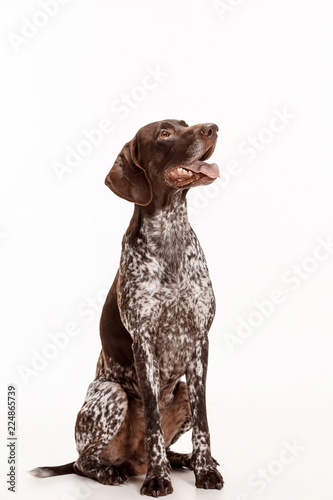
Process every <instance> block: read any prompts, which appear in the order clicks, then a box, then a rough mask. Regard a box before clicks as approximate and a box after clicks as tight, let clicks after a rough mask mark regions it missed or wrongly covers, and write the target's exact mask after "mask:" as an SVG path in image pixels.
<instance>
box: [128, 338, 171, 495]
mask: <svg viewBox="0 0 333 500" xmlns="http://www.w3.org/2000/svg"><path fill="white" fill-rule="evenodd" d="M153 352H154V346H153V345H152V343H151V340H150V337H149V336H148V335H144V334H138V335H136V336H135V340H134V342H133V354H134V360H135V366H136V372H137V377H138V382H139V387H140V393H141V396H142V400H143V404H144V418H145V431H146V453H147V458H148V471H147V476H146V478H145V480H144V482H143V485H142V487H141V490H140V492H141V494H144V495H148V496H154V497H158V496H163V495H167V494H168V493H172V491H173V488H172V485H171V479H170V465H169V462H168V459H167V455H166V450H165V443H164V435H163V431H162V427H161V422H160V414H159V391H160V387H159V369H158V365H157V362H156V359H155V357H154V355H153Z"/></svg>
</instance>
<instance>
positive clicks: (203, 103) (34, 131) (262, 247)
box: [0, 0, 333, 500]
mask: <svg viewBox="0 0 333 500" xmlns="http://www.w3.org/2000/svg"><path fill="white" fill-rule="evenodd" d="M223 3H224V6H225V11H226V12H223V7H222V8H221V7H220V9H217V8H216V6H214V2H213V0H207V1H198V0H177V1H176V0H170V1H168V2H162V1H160V0H145V1H137V0H126V1H123V2H115V1H114V2H111V1H107V0H99V1H98V2H93V1H92V0H90V1H89V0H80V1H79V0H72V1H69V2H68V3H67V4H66V5H65V2H63V5H61V6H59V11H58V12H56V13H55V14H54V15H53V17H51V16H49V17H46V19H45V15H44V16H43V15H42V17H41V16H40V14H38V13H40V12H43V10H42V9H41V7H40V3H39V2H38V1H34V0H29V1H27V0H24V1H23V0H16V2H12V1H10V0H3V1H2V3H1V14H0V17H1V20H2V21H1V54H2V78H1V85H2V89H1V101H2V104H1V110H2V111H1V115H2V125H1V126H2V130H1V139H2V143H3V144H2V147H1V156H2V158H1V172H2V180H1V185H0V193H1V211H0V214H1V215H0V234H1V237H0V259H1V342H2V349H1V352H2V353H4V356H3V358H4V359H3V361H2V363H1V375H2V379H1V380H2V386H1V401H2V402H1V408H2V411H1V418H2V420H1V422H0V423H1V433H2V439H1V495H2V497H3V496H6V495H7V494H8V498H13V496H10V495H12V494H11V493H7V492H6V473H7V472H8V465H7V449H6V427H7V424H6V388H7V384H8V383H14V384H16V386H17V396H18V407H17V420H18V436H19V440H18V448H17V453H18V472H19V474H18V484H17V493H16V496H15V498H19V499H21V498H22V499H24V500H30V499H36V500H37V499H45V498H48V499H52V500H53V499H57V500H66V499H77V500H81V499H89V498H94V499H106V498H111V496H112V495H116V497H115V498H138V494H139V488H140V485H141V483H142V480H143V478H135V479H134V480H132V481H131V482H130V484H129V485H126V486H123V487H117V489H113V488H112V487H108V486H101V485H98V484H97V483H95V482H92V481H90V480H88V479H85V478H80V477H77V476H74V475H70V476H62V477H57V478H51V479H45V480H38V479H36V478H32V477H30V476H29V475H28V474H27V473H26V471H27V470H28V469H30V468H32V467H35V466H38V465H57V464H63V463H67V462H70V461H72V460H75V458H76V451H75V443H74V436H73V429H74V424H75V418H76V413H77V411H78V410H79V408H80V406H81V404H82V402H83V399H84V396H85V392H86V388H87V386H88V384H89V382H90V381H91V380H92V379H93V377H94V370H95V364H96V360H97V357H98V353H99V349H100V343H99V334H98V322H99V316H100V310H101V307H102V304H103V299H104V297H105V294H106V292H107V290H108V288H109V287H110V285H111V283H112V280H113V276H114V272H115V269H116V268H117V265H118V261H119V256H120V242H121V238H122V234H123V233H124V231H125V229H126V227H127V224H128V221H129V219H130V216H131V213H132V210H133V207H132V206H131V204H130V203H128V202H125V201H123V200H121V199H120V198H117V197H116V196H115V195H114V194H112V193H111V192H110V191H109V190H108V188H107V187H106V186H105V185H104V178H105V176H106V174H107V172H108V170H109V169H110V167H111V166H112V163H113V161H114V159H115V157H116V155H117V154H118V152H119V151H120V149H121V148H122V146H123V144H124V143H125V142H127V141H128V140H130V139H131V138H132V137H133V136H134V134H135V132H136V131H137V130H138V128H140V127H141V126H143V125H145V124H146V123H149V122H151V121H154V120H160V119H166V118H176V119H184V120H186V121H187V122H188V123H189V124H194V123H201V122H215V123H217V124H218V125H219V127H220V133H219V140H218V145H217V148H216V152H215V153H214V156H213V158H212V160H213V161H216V162H217V163H218V164H219V166H220V170H221V174H222V178H221V180H219V181H217V183H216V184H215V187H216V189H215V191H214V190H213V191H212V190H211V189H212V188H208V187H206V188H198V189H197V190H196V192H194V190H193V192H192V193H191V194H190V196H189V204H190V207H191V217H190V219H191V223H192V225H193V227H194V229H195V231H196V232H197V234H198V236H199V239H200V241H201V243H202V246H203V248H204V250H205V253H206V257H207V260H208V264H209V268H210V272H211V277H212V280H213V284H214V289H215V293H216V298H217V315H216V318H215V321H214V324H213V327H212V329H211V333H210V365H209V376H208V383H207V392H208V394H207V399H208V403H207V405H208V414H209V422H210V428H211V436H212V451H213V456H215V457H216V458H217V459H218V461H219V462H220V463H221V467H220V470H221V472H222V474H223V476H224V478H225V487H224V489H223V490H222V492H218V491H211V492H205V491H199V490H196V489H195V487H194V476H193V474H192V472H190V471H186V472H174V473H173V475H172V477H173V486H174V494H173V498H184V495H186V498H203V497H204V498H208V497H210V498H221V499H223V500H256V499H258V500H260V499H265V500H266V499H269V500H275V499H281V498H284V499H287V500H295V499H300V498H301V499H302V500H310V499H311V500H312V499H313V498H320V499H321V500H329V499H332V494H333V484H332V466H333V457H332V444H333V443H332V423H331V422H332V416H333V415H332V410H333V408H332V381H333V380H332V379H333V368H332V366H333V363H332V347H333V342H332V334H333V332H332V327H333V320H332V292H333V286H332V278H333V255H332V254H329V253H327V252H326V253H325V251H324V250H323V249H322V250H321V253H320V255H321V257H322V261H321V262H318V260H316V259H314V257H313V255H314V252H315V249H316V247H318V245H319V243H318V241H319V240H318V238H322V239H323V240H326V239H327V238H329V237H333V219H332V209H333V200H332V186H333V174H332V145H331V144H332V141H331V138H332V113H333V106H332V104H333V102H332V88H333V77H332V76H333V75H332V64H331V61H332V41H333V40H332V39H333V32H332V20H333V19H332V18H333V5H332V2H331V1H330V0H321V1H318V2H314V1H312V0H278V1H274V0H271V1H267V0H266V1H264V0H243V1H241V0H239V1H237V0H225V1H224V2H220V4H221V5H222V4H223ZM29 22H35V23H37V24H38V23H39V24H43V23H44V24H45V26H44V27H38V28H35V29H33V28H31V26H30V31H29V28H27V23H29ZM24 27H25V28H24ZM24 29H25V30H26V32H25V34H27V31H29V33H30V35H29V36H30V38H27V37H26V38H25V39H23V41H22V39H19V38H18V35H20V36H22V30H24ZM15 36H16V38H15ZM13 40H15V42H14V41H13ZM156 67H159V68H160V71H161V72H162V73H163V76H161V77H160V81H156V82H155V83H156V84H155V85H153V83H154V81H153V80H152V79H151V78H150V79H149V80H148V79H147V78H148V77H147V74H148V71H149V68H150V70H151V69H155V68H156ZM148 81H149V84H150V87H151V86H154V87H155V88H153V89H150V90H145V89H144V88H143V87H142V86H143V84H144V82H146V83H147V82H148ZM138 86H139V87H140V86H141V89H140V88H139V89H138ZM142 89H143V90H142ZM126 94H127V95H131V103H132V104H131V105H128V104H126V105H125V109H124V108H122V112H120V111H119V102H118V101H117V100H122V99H126V97H125V95H126ZM115 101H117V103H115ZM115 106H116V107H115ZM117 106H118V107H117ZM276 112H280V113H282V112H284V113H286V114H287V115H288V116H289V118H288V119H286V120H285V121H286V122H288V123H283V122H281V121H279V122H276V121H275V122H274V121H273V122H272V118H273V117H274V116H275V114H276ZM125 115H126V116H125ZM104 119H109V120H111V121H112V122H113V127H114V128H113V131H112V132H111V133H108V134H104V135H103V136H102V140H101V141H100V144H98V145H95V146H91V148H90V149H91V151H90V152H89V154H87V155H86V156H85V157H82V158H81V160H82V161H81V162H80V163H79V160H78V165H77V166H76V167H75V168H72V169H70V171H66V172H65V173H64V174H63V175H62V176H60V177H61V179H60V177H59V174H58V176H57V175H56V172H55V169H54V165H55V162H59V163H63V164H64V163H65V157H66V153H67V152H68V148H74V149H76V148H77V147H78V144H79V143H80V141H82V140H84V139H85V136H84V130H86V131H91V130H92V129H96V128H97V127H99V126H100V123H101V121H102V120H104ZM270 123H271V124H272V123H274V124H278V125H280V128H281V129H283V130H280V131H279V132H277V131H273V132H270V131H267V127H269V126H270ZM249 137H250V138H251V137H259V141H260V142H259V147H260V151H259V150H254V153H253V154H250V153H247V154H245V152H244V147H245V146H244V144H242V143H244V141H248V138H249ZM261 139H262V140H261ZM250 140H252V139H250ZM264 142H265V144H264ZM230 162H233V163H230ZM231 164H232V165H234V167H235V168H236V172H234V175H232V177H230V176H229V178H228V177H227V171H228V168H230V165H231ZM315 255H319V254H315ZM324 259H325V260H324ZM294 265H301V266H302V268H303V271H302V272H305V275H303V278H299V281H298V283H297V284H298V285H299V286H298V287H297V288H296V289H295V290H294V289H293V285H292V283H294V284H295V287H296V280H294V281H293V282H291V276H292V274H291V273H292V272H293V271H291V270H292V269H293V266H294ZM304 266H305V269H307V271H304ZM310 269H311V271H310ZM288 280H289V281H288ZM274 289H279V290H280V291H281V292H280V293H281V294H282V297H284V303H283V304H282V305H275V306H271V307H272V308H273V309H272V310H271V311H270V316H269V317H267V318H263V316H261V320H262V321H260V316H258V313H257V315H256V316H255V315H254V314H253V312H254V311H256V310H257V309H256V306H255V305H254V302H255V301H259V302H263V301H265V300H268V299H269V297H270V294H271V293H272V291H273V290H274ZM267 307H268V306H267ZM251 314H252V316H251ZM249 316H250V317H251V318H252V320H253V318H255V317H256V318H257V320H258V318H259V320H258V321H259V322H261V325H260V326H258V327H255V328H252V330H249V329H248V332H250V333H249V334H248V335H247V338H243V339H242V338H241V337H240V336H239V335H238V334H237V327H238V325H239V322H240V321H241V320H240V318H242V319H243V320H244V321H247V319H248V318H249ZM69 323H75V324H76V325H77V331H76V333H77V335H76V336H72V337H69V336H68V334H66V338H67V341H68V343H67V345H66V346H65V347H64V348H63V349H58V352H55V351H54V348H53V351H52V352H51V351H50V350H49V351H47V349H48V347H46V346H47V345H48V344H50V343H52V341H51V339H50V336H49V335H50V334H57V333H59V332H64V331H65V329H66V328H67V329H68V324H69ZM227 332H228V333H229V334H230V335H231V336H233V337H230V336H229V339H230V338H234V339H235V338H238V340H239V341H240V342H241V343H239V344H236V345H235V346H234V348H232V347H230V343H228V342H227V340H226V333H227ZM45 349H46V351H45ZM49 349H52V347H51V348H49ZM43 350H44V351H43ZM36 352H38V353H39V354H41V353H43V352H47V353H48V354H50V353H51V354H52V353H53V354H54V358H53V359H46V361H45V362H44V366H43V365H42V364H41V362H40V364H39V369H38V370H35V371H34V373H33V374H32V372H29V375H25V376H24V375H22V373H23V372H22V370H26V369H27V368H29V369H31V370H32V369H33V368H32V363H33V359H34V356H36ZM44 359H45V358H44ZM22 367H23V368H22ZM25 373H26V372H25ZM286 442H287V443H289V445H290V444H292V443H294V444H295V443H296V445H297V447H298V448H297V449H298V451H295V452H294V456H293V455H292V454H291V453H290V452H289V454H288V453H287V452H285V451H284V450H285V449H286ZM175 449H177V450H180V451H181V450H182V449H183V450H184V451H190V436H188V437H187V438H184V439H183V440H182V441H181V442H179V445H178V447H175ZM286 453H287V454H286ZM285 457H288V459H287V460H286V459H285ZM286 462H288V463H286ZM261 469H263V470H265V471H266V472H265V474H266V479H264V480H261V483H259V484H261V488H259V485H258V477H259V474H264V473H263V472H262V471H261V472H260V470H261ZM267 471H268V472H267ZM251 478H252V479H251ZM6 497H7V496H6Z"/></svg>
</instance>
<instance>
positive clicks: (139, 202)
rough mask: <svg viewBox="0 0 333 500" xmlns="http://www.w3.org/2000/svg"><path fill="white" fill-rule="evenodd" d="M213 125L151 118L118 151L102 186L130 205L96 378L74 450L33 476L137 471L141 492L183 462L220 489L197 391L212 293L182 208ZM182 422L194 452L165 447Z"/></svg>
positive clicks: (207, 174)
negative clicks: (68, 459)
mask: <svg viewBox="0 0 333 500" xmlns="http://www.w3.org/2000/svg"><path fill="white" fill-rule="evenodd" d="M217 131H218V127H217V126H216V125H215V124H200V125H194V126H192V127H189V126H188V125H187V124H186V123H185V122H183V121H178V120H166V121H163V122H155V123H151V124H149V125H147V126H145V127H143V128H142V129H140V130H139V131H138V133H137V134H136V136H135V137H134V139H132V141H130V142H128V143H127V144H126V145H125V146H124V148H123V149H122V151H121V152H120V154H119V155H118V157H117V159H116V161H115V163H114V165H113V167H112V169H111V171H110V172H109V174H108V176H107V178H106V184H107V185H108V186H109V187H110V189H111V190H112V191H114V192H115V193H116V194H117V195H119V196H121V197H122V198H124V199H126V200H129V201H131V202H133V203H135V208H134V214H133V217H132V220H131V222H130V225H129V227H128V229H127V231H126V234H125V235H124V238H123V243H122V254H121V260H120V267H119V270H118V273H117V275H116V277H115V280H114V283H113V285H112V287H111V289H110V292H109V294H108V296H107V299H106V302H105V305H104V308H103V312H102V317H101V322H100V335H101V342H102V350H101V354H100V357H99V360H98V364H97V371H96V378H95V380H94V381H93V382H92V383H91V384H90V386H89V388H88V392H87V395H86V399H85V402H84V404H83V406H82V408H81V410H80V412H79V414H78V417H77V422H76V429H75V435H76V444H77V450H78V453H79V457H78V459H77V460H76V461H75V462H73V463H71V464H67V465H64V466H60V467H41V468H37V469H34V470H33V471H31V473H32V474H33V475H35V476H38V477H48V476H53V475H59V474H66V473H71V472H75V473H76V474H80V475H83V476H86V477H89V478H92V479H95V480H97V481H99V482H101V483H103V484H120V483H123V482H124V481H127V480H128V478H129V476H131V475H140V474H146V478H145V480H144V482H143V485H142V488H141V493H142V494H146V495H148V496H155V497H156V496H162V495H166V494H168V493H171V492H172V491H173V488H172V484H171V478H170V469H171V468H173V467H187V468H189V469H193V471H194V474H195V478H196V486H197V487H198V488H206V489H208V488H210V489H212V488H213V489H215V488H216V489H221V488H222V485H223V479H222V476H221V474H220V473H219V472H218V470H217V465H218V464H217V462H216V461H215V460H214V459H213V458H212V456H211V450H210V436H209V429H208V423H207V415H206V401H205V385H206V373H207V361H208V331H209V329H210V326H211V324H212V321H213V318H214V314H215V299H214V293H213V289H212V284H211V281H210V278H209V273H208V268H207V264H206V259H205V256H204V254H203V251H202V249H201V246H200V244H199V241H198V239H197V237H196V235H195V233H194V231H193V229H192V228H191V226H190V224H189V222H188V218H187V208H186V194H187V192H188V190H189V188H191V187H193V186H198V185H204V184H209V183H211V182H213V181H214V180H215V178H216V177H217V176H218V168H217V165H216V164H208V163H205V161H204V160H206V159H207V158H209V156H211V154H212V153H213V151H214V148H215V144H216V140H217ZM183 375H185V376H186V382H183V381H181V377H182V376H183ZM191 428H192V429H193V434H192V442H193V450H192V453H191V454H179V453H176V452H173V451H171V450H170V446H171V445H173V444H174V443H175V442H176V441H177V439H178V438H179V437H180V436H181V435H182V434H183V433H184V432H186V431H188V430H189V429H191Z"/></svg>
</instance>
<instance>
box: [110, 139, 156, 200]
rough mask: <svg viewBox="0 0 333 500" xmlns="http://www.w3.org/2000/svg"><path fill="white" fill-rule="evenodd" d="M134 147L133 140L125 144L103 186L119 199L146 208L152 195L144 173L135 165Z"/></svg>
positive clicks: (134, 141) (134, 140) (134, 142)
mask: <svg viewBox="0 0 333 500" xmlns="http://www.w3.org/2000/svg"><path fill="white" fill-rule="evenodd" d="M135 147H136V139H135V138H134V139H132V140H131V141H130V142H127V143H126V144H125V146H124V147H123V149H122V150H121V151H120V153H119V155H118V156H117V159H116V161H115V162H114V164H113V167H112V168H111V170H110V172H109V173H108V175H107V176H106V179H105V184H106V185H107V186H108V187H109V188H110V189H111V191H113V192H114V193H115V194H117V195H118V196H120V197H121V198H124V199H125V200H127V201H132V202H133V203H136V204H137V205H143V206H146V205H149V203H150V202H151V200H152V197H153V193H152V189H151V184H150V182H149V180H148V177H147V176H146V173H145V171H144V170H143V169H142V168H141V167H140V165H139V164H138V163H137V160H136V157H135Z"/></svg>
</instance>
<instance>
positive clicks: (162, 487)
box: [140, 477, 173, 498]
mask: <svg viewBox="0 0 333 500" xmlns="http://www.w3.org/2000/svg"><path fill="white" fill-rule="evenodd" d="M172 492H173V487H172V484H171V481H170V479H168V478H166V477H152V478H150V479H146V480H145V481H144V483H143V485H142V487H141V490H140V493H141V495H147V496H149V497H156V498H157V497H162V496H165V495H168V494H170V493H172Z"/></svg>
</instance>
